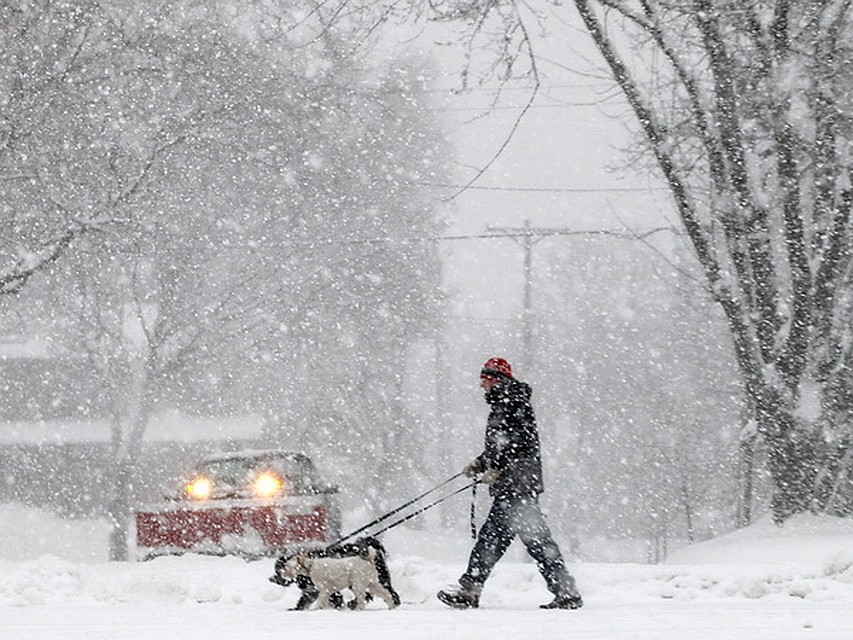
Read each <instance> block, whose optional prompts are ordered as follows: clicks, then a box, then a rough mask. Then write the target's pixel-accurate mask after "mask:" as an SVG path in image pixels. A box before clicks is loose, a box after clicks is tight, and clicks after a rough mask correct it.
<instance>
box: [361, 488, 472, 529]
mask: <svg viewBox="0 0 853 640" xmlns="http://www.w3.org/2000/svg"><path fill="white" fill-rule="evenodd" d="M476 484H477V481H474V482H471V483H469V484H466V485H465V486H464V487H461V488H460V489H457V490H456V491H454V492H452V493H448V494H447V495H446V496H444V497H442V498H439V499H438V500H434V501H433V502H430V503H429V504H427V505H425V506H423V507H421V508H420V509H418V510H417V511H413V512H412V513H410V514H409V515H407V516H405V517H404V518H400V519H399V520H395V521H394V522H392V523H391V524H389V525H387V526H386V527H385V528H383V529H380V530H379V531H376V532H375V533H373V534H371V535H374V536H378V535H379V534H382V533H385V532H386V531H388V529H393V528H394V527H396V526H397V525H400V524H403V523H404V522H407V521H408V520H411V519H412V518H414V517H415V516H418V515H420V514H422V513H423V512H424V511H426V510H427V509H432V508H433V507H434V506H436V505H437V504H441V503H442V502H444V501H445V500H447V499H448V498H452V497H453V496H455V495H457V494H459V493H462V492H463V491H468V489H470V488H471V487H473V486H475V485H476Z"/></svg>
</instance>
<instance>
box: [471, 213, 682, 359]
mask: <svg viewBox="0 0 853 640" xmlns="http://www.w3.org/2000/svg"><path fill="white" fill-rule="evenodd" d="M660 231H673V229H672V227H657V228H654V229H646V230H643V231H638V232H631V231H628V230H625V231H622V230H616V229H592V230H589V231H577V230H573V229H567V228H565V227H533V226H531V225H530V220H525V221H524V226H523V227H492V226H489V227H486V233H488V234H489V236H487V237H492V238H509V239H510V240H512V241H513V242H515V243H516V244H517V245H519V246H520V247H521V248H522V249H523V250H524V302H523V308H522V312H521V319H522V351H523V354H524V370H525V371H528V372H529V371H531V370H532V369H533V365H534V363H533V357H534V353H533V247H534V246H536V244H537V243H538V242H539V241H540V240H542V239H543V238H547V237H551V236H612V237H615V238H625V239H630V240H642V239H644V238H647V237H648V236H650V235H653V234H655V233H658V232H660Z"/></svg>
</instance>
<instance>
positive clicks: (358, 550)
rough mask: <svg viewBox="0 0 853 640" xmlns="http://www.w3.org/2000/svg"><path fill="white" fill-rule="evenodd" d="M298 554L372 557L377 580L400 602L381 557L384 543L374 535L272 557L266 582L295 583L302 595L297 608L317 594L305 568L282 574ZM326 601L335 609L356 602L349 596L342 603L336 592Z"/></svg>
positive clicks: (328, 556) (395, 603) (312, 601)
mask: <svg viewBox="0 0 853 640" xmlns="http://www.w3.org/2000/svg"><path fill="white" fill-rule="evenodd" d="M371 550H372V554H371ZM300 554H301V555H302V556H307V557H310V558H350V557H353V556H356V557H358V556H361V557H366V556H371V557H372V558H373V564H374V565H375V568H376V573H377V574H378V576H379V584H380V585H381V586H382V587H384V588H385V590H386V591H387V592H388V593H390V594H391V599H392V601H393V602H394V605H395V606H396V605H399V604H400V596H399V595H398V594H397V592H396V591H395V590H394V587H393V586H392V584H391V573H390V571H388V564H387V562H386V561H385V557H386V555H387V554H386V552H385V547H384V546H383V545H382V543H381V542H380V541H379V540H378V539H377V538H374V537H372V536H366V537H362V538H358V539H356V540H354V541H352V542H348V543H342V544H337V545H333V546H331V547H328V548H325V549H312V550H301V551H299V552H291V553H288V554H285V555H283V556H281V557H280V558H278V559H277V560H276V563H275V573H274V574H273V575H272V577H270V582H273V583H275V584H277V585H280V586H282V587H288V586H290V585H292V584H295V585H296V586H298V587H299V589H300V590H301V591H302V595H301V597H300V598H299V601H298V602H297V603H296V607H295V609H296V610H297V611H302V610H304V609H308V608H309V607H310V606H311V605H312V604H313V603H314V601H315V600H317V598H318V596H319V595H320V591H319V589H318V588H317V586H316V585H315V584H314V582H313V580H312V579H311V576H310V574H309V573H308V572H305V571H304V570H303V572H302V573H298V574H297V575H296V577H295V578H291V577H285V576H284V575H283V574H282V569H283V568H284V565H285V564H286V563H287V562H288V561H289V560H290V559H291V558H293V557H295V556H296V555H300ZM287 573H288V575H291V574H292V572H290V571H288V572H287ZM377 595H378V594H377ZM370 598H371V595H370V593H369V592H368V596H367V599H368V600H369V599H370ZM329 602H330V604H331V606H333V607H335V608H336V609H341V608H343V607H345V606H347V607H350V608H354V607H355V606H357V604H358V603H357V602H356V601H355V600H352V601H351V602H350V603H348V604H347V603H345V602H344V599H343V597H342V596H341V594H340V592H334V593H332V595H331V596H330V597H329Z"/></svg>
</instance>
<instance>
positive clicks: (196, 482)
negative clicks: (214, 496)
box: [184, 476, 213, 500]
mask: <svg viewBox="0 0 853 640" xmlns="http://www.w3.org/2000/svg"><path fill="white" fill-rule="evenodd" d="M212 492H213V484H212V483H211V482H210V480H209V479H207V478H205V477H203V476H200V477H198V478H193V479H192V480H191V481H190V482H189V484H187V486H186V487H184V493H186V494H187V496H189V497H190V498H193V499H194V500H207V499H208V498H209V497H210V494H211V493H212Z"/></svg>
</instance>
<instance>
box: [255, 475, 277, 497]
mask: <svg viewBox="0 0 853 640" xmlns="http://www.w3.org/2000/svg"><path fill="white" fill-rule="evenodd" d="M283 484H284V483H283V482H282V481H281V478H279V477H278V476H277V475H276V474H274V473H271V472H269V471H266V472H264V473H262V474H260V475H259V476H258V477H257V478H255V482H254V484H253V485H252V490H253V491H254V493H255V495H256V496H258V497H259V498H268V497H270V496H274V495H276V494H277V493H280V492H281V488H282V486H283Z"/></svg>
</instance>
